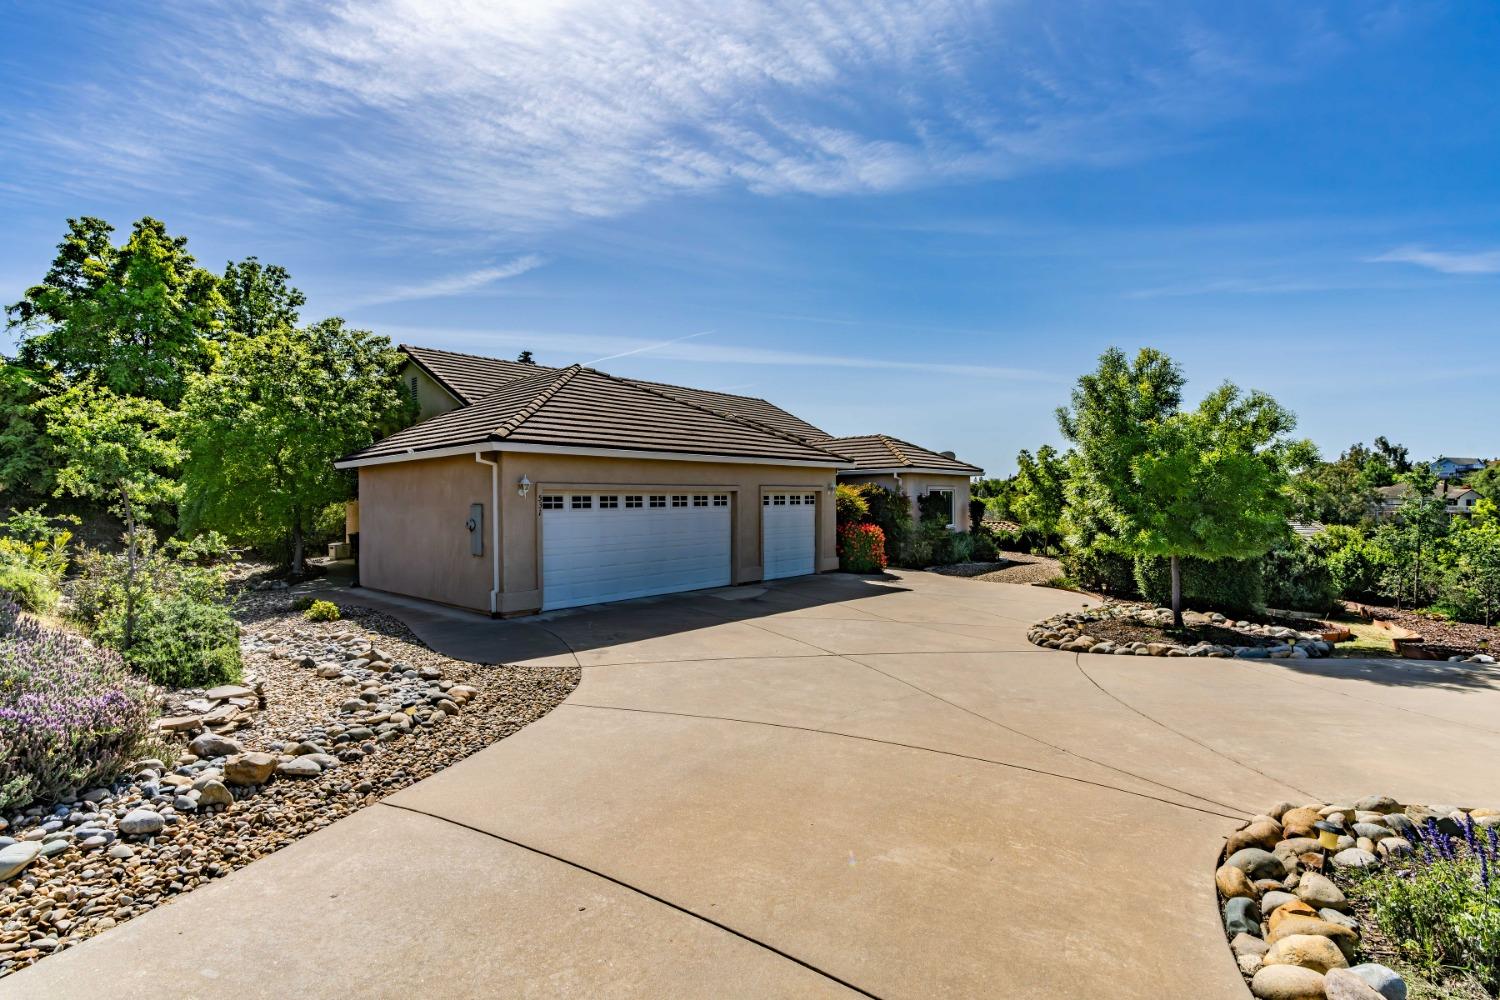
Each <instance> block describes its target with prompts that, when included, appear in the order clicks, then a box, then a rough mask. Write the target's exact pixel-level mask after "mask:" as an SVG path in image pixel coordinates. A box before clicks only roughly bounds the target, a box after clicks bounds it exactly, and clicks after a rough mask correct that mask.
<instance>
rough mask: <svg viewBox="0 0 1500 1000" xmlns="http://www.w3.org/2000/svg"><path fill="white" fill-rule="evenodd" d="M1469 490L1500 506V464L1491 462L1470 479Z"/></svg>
mask: <svg viewBox="0 0 1500 1000" xmlns="http://www.w3.org/2000/svg"><path fill="white" fill-rule="evenodd" d="M1468 487H1469V489H1471V490H1473V491H1474V492H1475V493H1478V494H1479V495H1480V496H1481V497H1483V498H1484V499H1486V500H1493V501H1495V503H1497V504H1500V462H1491V463H1490V464H1488V465H1486V466H1485V467H1484V468H1482V469H1480V470H1479V471H1478V472H1476V473H1474V475H1472V476H1470V477H1469V482H1468Z"/></svg>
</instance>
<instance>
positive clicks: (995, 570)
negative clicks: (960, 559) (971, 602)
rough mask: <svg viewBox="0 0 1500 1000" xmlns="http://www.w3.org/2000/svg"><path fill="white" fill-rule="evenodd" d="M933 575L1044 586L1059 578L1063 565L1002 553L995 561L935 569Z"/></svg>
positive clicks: (1037, 557) (1029, 554) (1039, 557)
mask: <svg viewBox="0 0 1500 1000" xmlns="http://www.w3.org/2000/svg"><path fill="white" fill-rule="evenodd" d="M932 572H934V573H944V574H946V575H948V576H965V577H968V578H970V579H972V580H983V581H985V582H986V583H1017V584H1045V583H1051V582H1052V581H1053V580H1056V579H1057V578H1058V577H1060V576H1062V564H1061V563H1059V562H1058V561H1057V560H1056V559H1052V558H1049V557H1047V556H1038V555H1032V554H1031V553H1029V552H1002V553H1000V558H999V560H998V561H997V562H986V563H958V564H956V565H954V566H934V567H933V568H932Z"/></svg>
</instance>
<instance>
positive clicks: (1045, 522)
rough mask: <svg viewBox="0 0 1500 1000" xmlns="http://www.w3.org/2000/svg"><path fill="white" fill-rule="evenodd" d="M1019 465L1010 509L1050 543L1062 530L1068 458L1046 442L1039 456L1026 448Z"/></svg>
mask: <svg viewBox="0 0 1500 1000" xmlns="http://www.w3.org/2000/svg"><path fill="white" fill-rule="evenodd" d="M1016 464H1017V466H1018V467H1019V470H1020V471H1018V472H1017V473H1016V481H1015V491H1014V493H1013V494H1012V496H1011V501H1010V509H1011V510H1012V511H1013V512H1014V513H1015V515H1016V521H1017V522H1018V523H1019V524H1020V525H1021V527H1022V528H1024V529H1025V530H1027V531H1030V532H1033V533H1035V534H1037V535H1039V536H1041V538H1042V541H1043V543H1044V544H1045V545H1048V546H1050V545H1051V544H1052V543H1053V542H1054V541H1055V540H1056V539H1057V538H1058V536H1059V535H1061V533H1062V517H1063V507H1064V504H1065V502H1066V493H1067V483H1068V467H1067V457H1066V456H1063V455H1059V454H1058V453H1057V449H1056V448H1053V447H1052V446H1051V445H1050V444H1044V445H1042V446H1041V447H1040V448H1038V449H1037V452H1036V457H1035V458H1033V457H1032V455H1031V452H1029V451H1025V450H1022V451H1021V453H1020V454H1019V455H1017V456H1016Z"/></svg>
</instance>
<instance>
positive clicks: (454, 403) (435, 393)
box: [401, 361, 458, 421]
mask: <svg viewBox="0 0 1500 1000" xmlns="http://www.w3.org/2000/svg"><path fill="white" fill-rule="evenodd" d="M413 380H415V381H413ZM413 385H415V387H416V390H415V391H416V396H417V407H418V412H417V419H418V420H419V421H421V420H427V419H428V418H430V417H435V416H437V415H438V414H439V413H447V412H448V411H449V410H456V409H458V400H456V399H454V398H453V397H452V396H450V395H448V390H446V389H444V388H443V387H442V386H440V385H438V384H437V382H435V381H434V380H433V378H432V376H431V375H428V374H427V373H426V372H424V371H423V370H422V369H421V368H418V367H417V365H416V363H415V362H412V361H408V362H407V363H406V367H405V368H402V369H401V386H402V388H404V389H405V390H406V391H407V392H412V391H413V389H412V387H413Z"/></svg>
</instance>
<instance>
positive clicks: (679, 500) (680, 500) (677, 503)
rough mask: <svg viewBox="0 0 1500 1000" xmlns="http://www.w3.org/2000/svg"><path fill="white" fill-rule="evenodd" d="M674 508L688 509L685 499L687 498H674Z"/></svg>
mask: <svg viewBox="0 0 1500 1000" xmlns="http://www.w3.org/2000/svg"><path fill="white" fill-rule="evenodd" d="M672 506H673V507H686V506H687V497H685V496H674V497H673V498H672Z"/></svg>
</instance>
